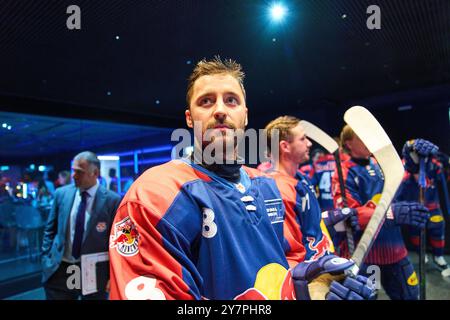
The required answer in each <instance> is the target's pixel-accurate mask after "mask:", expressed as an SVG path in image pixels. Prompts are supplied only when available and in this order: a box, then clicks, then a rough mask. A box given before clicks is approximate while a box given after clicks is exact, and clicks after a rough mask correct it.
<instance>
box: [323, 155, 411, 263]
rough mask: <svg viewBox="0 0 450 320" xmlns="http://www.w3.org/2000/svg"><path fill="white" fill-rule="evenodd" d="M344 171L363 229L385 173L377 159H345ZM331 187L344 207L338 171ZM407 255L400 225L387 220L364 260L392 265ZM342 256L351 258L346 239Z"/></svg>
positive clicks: (379, 191)
mask: <svg viewBox="0 0 450 320" xmlns="http://www.w3.org/2000/svg"><path fill="white" fill-rule="evenodd" d="M342 173H343V176H344V181H345V190H346V196H347V200H348V206H349V207H350V208H356V209H357V211H358V220H359V224H360V226H361V230H364V228H365V227H366V226H367V224H368V223H369V220H370V218H371V216H372V214H373V212H374V211H375V208H376V206H377V203H378V201H379V199H380V197H381V193H382V191H383V185H384V176H383V173H382V171H381V169H380V167H379V165H378V164H377V162H376V160H375V159H374V158H370V159H368V160H366V159H353V158H352V159H349V160H346V161H344V162H342ZM332 188H333V198H334V202H335V205H336V207H340V208H342V196H341V190H340V186H339V179H338V174H337V172H335V173H334V175H333V185H332ZM391 218H392V217H391ZM361 234H362V233H361V232H359V233H358V234H357V235H356V240H358V238H359V237H360V236H361ZM407 254H408V252H407V250H406V248H405V244H404V242H403V238H402V234H401V229H400V227H399V226H395V225H394V224H386V223H385V224H384V225H383V227H382V228H381V230H380V232H379V234H378V236H377V238H376V240H375V242H374V243H373V245H372V248H371V250H370V252H369V254H368V255H367V257H366V260H365V263H367V264H378V265H384V264H393V263H396V262H398V261H400V260H401V259H403V258H404V257H406V255H407ZM341 255H342V256H344V257H348V248H347V244H346V243H345V242H344V243H342V245H341Z"/></svg>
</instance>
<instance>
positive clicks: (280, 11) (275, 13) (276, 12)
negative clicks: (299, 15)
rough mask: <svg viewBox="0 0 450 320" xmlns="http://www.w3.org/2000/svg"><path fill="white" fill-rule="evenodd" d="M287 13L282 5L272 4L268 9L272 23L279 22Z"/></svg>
mask: <svg viewBox="0 0 450 320" xmlns="http://www.w3.org/2000/svg"><path fill="white" fill-rule="evenodd" d="M286 12H287V9H286V7H284V6H283V5H281V4H279V3H277V4H273V5H272V6H271V7H270V15H271V17H272V20H274V21H281V20H283V18H284V17H285V15H286Z"/></svg>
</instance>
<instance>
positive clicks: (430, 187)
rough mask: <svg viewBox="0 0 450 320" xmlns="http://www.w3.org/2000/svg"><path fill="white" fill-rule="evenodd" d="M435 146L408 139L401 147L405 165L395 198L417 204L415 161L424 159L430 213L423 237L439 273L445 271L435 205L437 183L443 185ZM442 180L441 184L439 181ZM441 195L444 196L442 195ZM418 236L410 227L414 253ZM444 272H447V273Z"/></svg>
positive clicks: (440, 218) (439, 217) (442, 235)
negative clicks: (428, 245)
mask: <svg viewBox="0 0 450 320" xmlns="http://www.w3.org/2000/svg"><path fill="white" fill-rule="evenodd" d="M438 149H439V148H438V147H437V146H436V145H434V144H433V143H431V142H430V141H427V140H424V139H415V140H409V141H407V142H406V143H405V145H404V146H403V150H402V154H403V160H404V164H405V169H406V172H405V177H404V179H403V183H402V185H401V186H400V189H399V191H398V195H397V199H398V200H406V201H417V200H418V199H419V189H420V188H419V184H418V176H419V159H420V158H421V157H422V158H424V159H426V162H425V175H426V188H425V199H424V200H425V206H426V207H427V208H428V209H429V210H430V213H431V215H430V219H429V221H428V223H427V235H428V237H429V242H430V245H431V247H432V250H433V262H434V264H435V265H436V267H437V268H438V269H439V270H440V271H444V270H446V269H448V268H449V267H448V264H447V261H445V259H444V245H445V220H444V217H443V215H442V210H441V207H440V204H439V194H438V188H437V187H438V186H437V183H438V182H440V183H446V182H445V179H444V177H443V175H442V169H443V166H442V164H441V163H440V162H439V161H438V160H437V159H436V158H435V156H436V154H437V152H438ZM441 180H444V181H441ZM444 196H445V195H444ZM419 234H420V230H418V229H417V228H413V227H411V228H410V236H411V238H410V239H411V242H412V244H413V245H414V247H415V250H416V251H418V250H419ZM447 272H448V271H447Z"/></svg>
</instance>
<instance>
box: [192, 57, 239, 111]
mask: <svg viewBox="0 0 450 320" xmlns="http://www.w3.org/2000/svg"><path fill="white" fill-rule="evenodd" d="M215 74H229V75H231V76H233V77H234V78H235V79H236V80H237V81H238V83H239V85H240V87H241V89H242V93H243V94H244V99H245V89H244V77H245V74H244V72H243V71H242V66H241V65H240V64H239V63H237V62H236V61H234V60H231V59H225V60H222V59H221V58H220V56H215V57H214V58H213V59H212V60H206V59H203V60H201V61H199V62H198V63H197V65H196V66H195V68H194V70H193V71H192V73H191V75H190V76H189V79H188V86H187V94H186V102H187V107H188V109H189V108H190V103H191V98H192V92H193V90H194V83H195V81H197V79H198V78H200V77H202V76H210V75H215Z"/></svg>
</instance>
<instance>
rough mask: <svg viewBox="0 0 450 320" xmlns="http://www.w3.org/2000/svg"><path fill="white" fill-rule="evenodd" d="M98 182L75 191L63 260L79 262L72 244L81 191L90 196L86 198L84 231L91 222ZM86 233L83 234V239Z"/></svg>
mask: <svg viewBox="0 0 450 320" xmlns="http://www.w3.org/2000/svg"><path fill="white" fill-rule="evenodd" d="M98 186H99V185H98V182H97V183H96V184H95V185H94V186H92V187H90V188H89V189H87V190H80V189H79V188H77V191H76V192H75V199H74V200H73V204H72V210H71V211H70V216H69V225H68V228H67V233H66V245H65V248H64V255H63V258H62V260H63V261H65V262H68V263H76V262H79V261H80V259H75V258H74V257H73V256H72V245H73V237H74V235H75V221H76V219H77V212H78V206H79V205H80V202H81V193H82V192H83V191H86V192H87V193H88V197H87V199H86V202H87V203H86V217H85V219H84V231H86V227H87V225H88V222H89V218H90V217H91V212H92V206H93V204H94V198H95V194H96V193H97V189H98ZM85 236H86V235H85V234H83V239H84V237H85Z"/></svg>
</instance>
